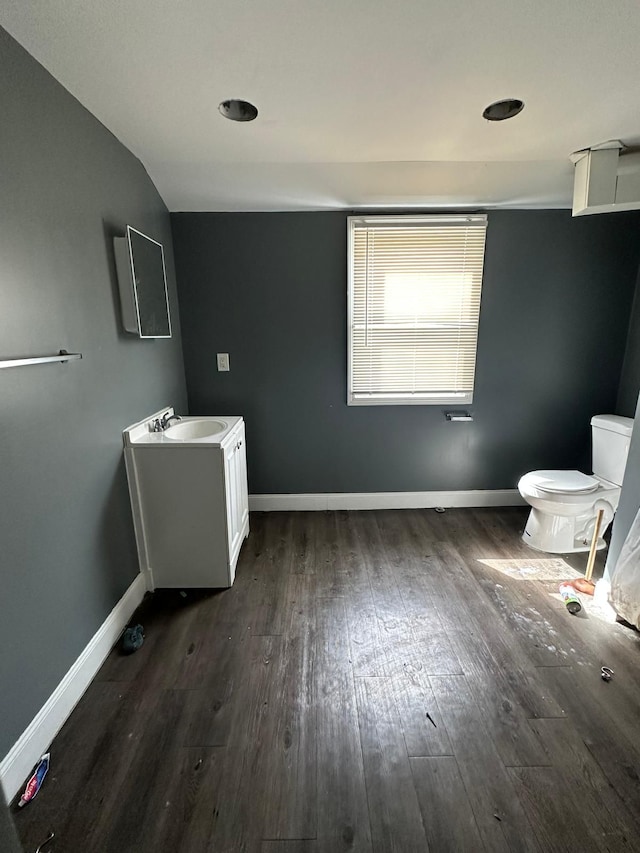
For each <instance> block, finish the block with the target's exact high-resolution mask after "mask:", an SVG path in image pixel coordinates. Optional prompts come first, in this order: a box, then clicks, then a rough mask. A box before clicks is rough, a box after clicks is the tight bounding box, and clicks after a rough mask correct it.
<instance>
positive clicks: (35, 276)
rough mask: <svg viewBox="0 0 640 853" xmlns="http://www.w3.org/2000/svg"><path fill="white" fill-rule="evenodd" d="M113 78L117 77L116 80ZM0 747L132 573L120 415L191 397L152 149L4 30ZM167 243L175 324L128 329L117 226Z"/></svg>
mask: <svg viewBox="0 0 640 853" xmlns="http://www.w3.org/2000/svg"><path fill="white" fill-rule="evenodd" d="M106 85H108V81H107V83H106ZM0 116H1V120H0V151H1V152H2V155H1V157H0V196H1V198H2V205H1V206H0V305H1V306H2V310H1V311H0V358H10V357H17V356H29V355H37V354H49V353H56V352H57V351H58V350H59V349H61V348H63V349H67V350H68V351H70V352H76V351H78V352H81V353H82V354H83V359H82V361H80V362H73V363H70V364H67V365H58V364H56V365H44V366H38V367H21V368H15V369H9V370H0V400H1V404H0V405H1V413H0V471H1V476H2V489H1V491H0V542H1V543H2V545H1V550H0V584H1V586H0V589H1V590H2V618H1V619H0V720H1V721H2V724H1V725H0V758H1V757H3V756H4V755H5V754H6V752H7V751H8V750H9V748H10V747H11V746H12V745H13V743H14V742H15V741H16V739H17V738H18V737H19V735H20V734H21V733H22V731H23V730H24V729H25V728H26V726H27V725H28V724H29V722H30V721H31V719H32V718H33V716H34V715H35V714H36V712H37V711H38V710H39V709H40V707H41V706H42V704H43V703H44V702H45V701H46V699H47V698H48V697H49V696H50V694H51V693H52V691H53V690H54V688H55V687H56V686H57V684H58V683H59V682H60V680H61V678H62V677H63V676H64V674H65V673H66V671H67V670H68V668H69V667H70V666H71V664H72V663H73V662H74V660H75V659H76V657H77V656H78V654H79V653H80V652H81V651H82V650H83V648H84V647H85V645H86V644H87V642H88V640H89V639H90V638H91V637H92V635H93V634H94V633H95V631H96V630H97V629H98V627H99V626H100V624H101V623H102V622H103V620H104V619H105V618H106V616H107V615H108V614H109V612H110V611H111V609H112V607H113V606H114V604H115V603H116V602H117V601H118V599H119V598H120V597H121V595H122V594H123V592H124V591H125V590H126V589H127V587H128V586H129V584H130V583H131V581H132V580H133V579H134V577H135V575H136V573H137V571H138V567H137V562H136V551H135V541H134V535H133V525H132V521H131V512H130V508H129V499H128V493H127V487H126V478H125V471H124V466H123V460H122V443H121V431H122V429H123V427H125V426H127V425H128V424H130V423H132V422H133V421H136V420H138V419H140V418H142V417H143V416H145V415H146V414H148V413H151V412H153V411H155V410H157V409H158V408H160V407H161V406H163V405H165V404H167V403H175V404H176V406H177V407H178V408H182V406H184V405H185V401H186V394H185V385H184V368H183V363H182V355H181V344H180V333H179V328H180V327H179V318H178V311H177V300H176V293H175V275H174V267H173V257H172V250H171V231H170V223H169V216H168V213H167V211H166V208H165V206H164V204H163V203H162V200H161V199H160V197H159V196H158V193H157V192H156V190H155V188H154V186H153V184H152V183H151V181H150V179H149V177H148V175H147V174H146V172H145V170H144V169H143V167H142V165H141V164H140V162H139V161H138V160H137V159H136V158H135V157H133V156H132V154H131V153H130V152H129V151H127V150H126V149H125V148H124V147H123V146H122V145H121V144H120V143H119V142H118V140H117V139H115V137H114V136H112V134H111V133H109V132H108V131H107V130H106V129H105V128H104V127H103V126H102V125H101V124H100V123H99V122H98V121H97V120H96V119H95V118H94V117H93V116H92V115H91V114H90V113H88V112H87V111H86V110H85V109H84V108H83V107H82V106H81V105H80V104H79V103H78V102H77V101H76V100H75V99H74V98H73V97H71V95H70V94H69V93H68V92H67V91H66V90H65V89H63V88H62V86H60V85H59V84H58V83H57V82H56V81H55V80H54V79H53V78H52V77H51V76H50V75H49V74H48V73H47V72H46V71H45V70H44V69H43V68H42V67H41V66H40V65H38V63H36V62H35V61H34V60H33V59H32V58H31V57H30V56H29V55H28V54H27V53H26V52H25V51H24V50H23V49H22V48H21V47H20V46H18V45H17V43H16V42H15V41H13V39H11V37H9V36H8V35H7V33H6V32H5V31H4V30H1V29H0ZM127 223H130V224H132V225H134V226H135V227H137V228H139V229H140V230H142V231H144V232H145V233H147V234H149V235H150V236H152V237H155V238H156V239H158V240H161V241H162V242H164V244H165V248H166V249H167V271H168V277H169V282H170V298H171V310H172V316H173V322H174V328H175V329H176V330H177V334H176V335H175V337H174V338H173V339H172V340H169V341H140V340H137V339H135V338H133V337H131V336H128V335H125V334H124V333H123V332H122V331H121V326H120V322H119V303H118V297H117V287H116V279H115V271H114V260H113V251H112V237H113V236H114V235H115V234H119V235H122V234H123V233H124V226H125V225H126V224H127Z"/></svg>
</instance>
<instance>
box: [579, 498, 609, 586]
mask: <svg viewBox="0 0 640 853" xmlns="http://www.w3.org/2000/svg"><path fill="white" fill-rule="evenodd" d="M603 515H604V510H603V509H599V510H598V515H597V516H596V526H595V527H594V529H593V539H592V540H591V549H590V551H589V559H588V560H587V571H586V572H585V574H584V579H585V580H586V581H590V580H591V575H592V574H593V566H594V564H595V561H596V550H597V547H598V536H599V535H600V525H601V524H602V516H603Z"/></svg>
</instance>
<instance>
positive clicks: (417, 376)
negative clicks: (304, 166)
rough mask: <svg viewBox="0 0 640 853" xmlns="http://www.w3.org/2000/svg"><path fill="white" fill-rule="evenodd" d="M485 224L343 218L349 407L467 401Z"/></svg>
mask: <svg viewBox="0 0 640 853" xmlns="http://www.w3.org/2000/svg"><path fill="white" fill-rule="evenodd" d="M486 228H487V218H486V216H477V215H471V216H415V217H412V216H387V217H384V216H373V217H356V216H352V217H349V383H348V385H349V399H348V402H349V403H350V404H352V405H371V404H394V403H395V404H400V405H404V404H407V403H409V404H411V403H422V404H424V403H470V402H471V401H472V399H473V382H474V374H475V363H476V345H477V340H478V319H479V315H480V294H481V290H482V268H483V260H484V244H485V234H486Z"/></svg>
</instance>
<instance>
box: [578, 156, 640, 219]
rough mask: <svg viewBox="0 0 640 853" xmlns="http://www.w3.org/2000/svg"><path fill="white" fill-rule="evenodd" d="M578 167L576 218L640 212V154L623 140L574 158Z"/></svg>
mask: <svg viewBox="0 0 640 853" xmlns="http://www.w3.org/2000/svg"><path fill="white" fill-rule="evenodd" d="M571 161H572V162H573V164H574V166H575V174H574V183H573V216H587V215H588V214H590V213H614V212H615V211H618V210H640V151H625V150H624V145H623V144H622V143H621V142H620V141H619V140H617V139H616V140H612V141H611V142H603V143H602V144H601V145H595V146H594V147H593V148H585V149H584V150H583V151H576V152H574V153H573V154H572V155H571Z"/></svg>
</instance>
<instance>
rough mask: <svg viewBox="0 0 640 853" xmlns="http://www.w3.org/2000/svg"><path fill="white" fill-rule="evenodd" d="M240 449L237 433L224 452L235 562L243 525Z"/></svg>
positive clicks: (232, 557)
mask: <svg viewBox="0 0 640 853" xmlns="http://www.w3.org/2000/svg"><path fill="white" fill-rule="evenodd" d="M240 449H241V447H240V445H239V439H238V436H237V435H236V436H235V440H234V442H233V444H231V445H230V446H229V447H227V449H226V450H225V454H224V469H225V470H224V475H225V491H226V499H227V534H228V539H229V561H230V562H233V560H234V558H235V555H236V554H237V552H238V550H239V548H240V543H241V531H242V526H241V523H240V512H239V508H240V500H239V495H238V489H239V487H240V484H239V478H238V468H239V467H240V466H239V460H240V456H239V453H240Z"/></svg>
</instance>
